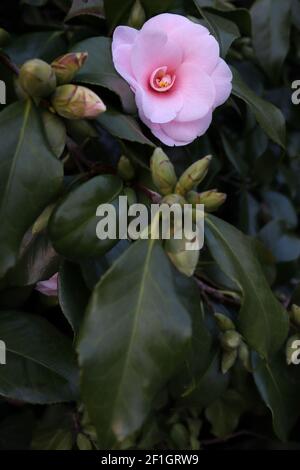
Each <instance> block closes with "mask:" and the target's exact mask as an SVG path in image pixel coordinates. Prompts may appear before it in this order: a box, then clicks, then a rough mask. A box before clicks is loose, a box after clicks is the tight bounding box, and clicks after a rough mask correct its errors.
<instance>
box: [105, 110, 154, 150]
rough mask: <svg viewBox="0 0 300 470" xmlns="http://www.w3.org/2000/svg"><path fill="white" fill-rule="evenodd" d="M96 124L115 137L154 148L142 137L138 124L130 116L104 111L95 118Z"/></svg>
mask: <svg viewBox="0 0 300 470" xmlns="http://www.w3.org/2000/svg"><path fill="white" fill-rule="evenodd" d="M97 122H99V124H100V125H101V126H102V127H104V128H105V129H106V130H107V131H108V132H109V133H110V134H112V135H113V136H115V137H119V138H120V139H125V140H129V141H131V142H138V143H140V144H145V145H150V146H152V147H154V144H153V143H152V142H151V141H150V140H149V139H147V137H145V136H144V134H143V132H142V130H141V128H140V126H139V124H138V123H137V122H136V120H135V119H134V118H132V117H131V116H126V115H125V114H121V113H116V112H113V111H106V113H103V114H101V115H100V116H99V117H98V118H97Z"/></svg>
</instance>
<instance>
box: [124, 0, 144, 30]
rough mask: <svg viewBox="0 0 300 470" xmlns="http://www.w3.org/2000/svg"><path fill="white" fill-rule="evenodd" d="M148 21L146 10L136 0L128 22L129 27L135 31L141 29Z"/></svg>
mask: <svg viewBox="0 0 300 470" xmlns="http://www.w3.org/2000/svg"><path fill="white" fill-rule="evenodd" d="M145 21H146V14H145V10H144V8H143V7H142V5H141V2H140V0H136V1H135V3H134V5H133V7H132V10H131V13H130V16H129V20H128V26H131V27H132V28H135V29H140V28H141V27H142V26H143V24H144V23H145Z"/></svg>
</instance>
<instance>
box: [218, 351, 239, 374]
mask: <svg viewBox="0 0 300 470" xmlns="http://www.w3.org/2000/svg"><path fill="white" fill-rule="evenodd" d="M237 355H238V352H237V349H232V350H231V351H223V353H222V361H221V370H222V373H223V374H226V372H228V371H229V369H231V367H232V366H233V365H234V364H235V361H236V359H237Z"/></svg>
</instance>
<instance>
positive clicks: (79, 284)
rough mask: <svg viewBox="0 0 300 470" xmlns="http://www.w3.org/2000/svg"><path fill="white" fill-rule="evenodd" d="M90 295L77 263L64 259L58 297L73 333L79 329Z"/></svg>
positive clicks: (60, 273) (60, 272) (59, 279)
mask: <svg viewBox="0 0 300 470" xmlns="http://www.w3.org/2000/svg"><path fill="white" fill-rule="evenodd" d="M89 297H90V291H89V289H88V288H87V287H86V285H85V282H84V280H83V277H82V273H81V269H80V266H79V265H78V264H74V263H70V262H68V261H65V262H64V263H63V264H62V266H61V268H60V270H59V277H58V298H59V304H60V307H61V309H62V311H63V313H64V315H65V317H66V318H67V320H68V322H69V323H70V325H71V327H72V329H73V331H74V333H75V334H77V332H78V331H79V327H80V325H81V322H82V319H83V315H84V312H85V309H86V306H87V303H88V300H89Z"/></svg>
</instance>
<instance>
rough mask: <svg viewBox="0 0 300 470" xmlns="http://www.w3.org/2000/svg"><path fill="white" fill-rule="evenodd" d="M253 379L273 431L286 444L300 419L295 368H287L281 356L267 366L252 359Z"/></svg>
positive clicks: (299, 387) (299, 381) (299, 386)
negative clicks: (270, 420) (264, 404)
mask: <svg viewBox="0 0 300 470" xmlns="http://www.w3.org/2000/svg"><path fill="white" fill-rule="evenodd" d="M253 366H254V372H253V377H254V380H255V383H256V386H257V388H258V390H259V392H260V394H261V396H262V398H263V400H264V402H265V403H266V405H267V407H268V408H269V409H270V411H271V413H272V417H273V426H274V430H275V432H276V434H277V436H278V437H279V439H281V440H283V441H286V440H287V438H288V435H289V433H290V431H291V430H292V428H293V426H294V425H295V423H296V421H297V419H298V418H299V415H300V401H299V394H300V376H299V367H298V366H293V365H291V366H287V365H286V362H285V358H284V355H283V354H280V355H277V356H276V357H275V358H274V359H273V360H272V361H271V362H270V363H268V362H266V361H264V360H263V359H261V358H259V356H257V355H255V357H254V360H253Z"/></svg>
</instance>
